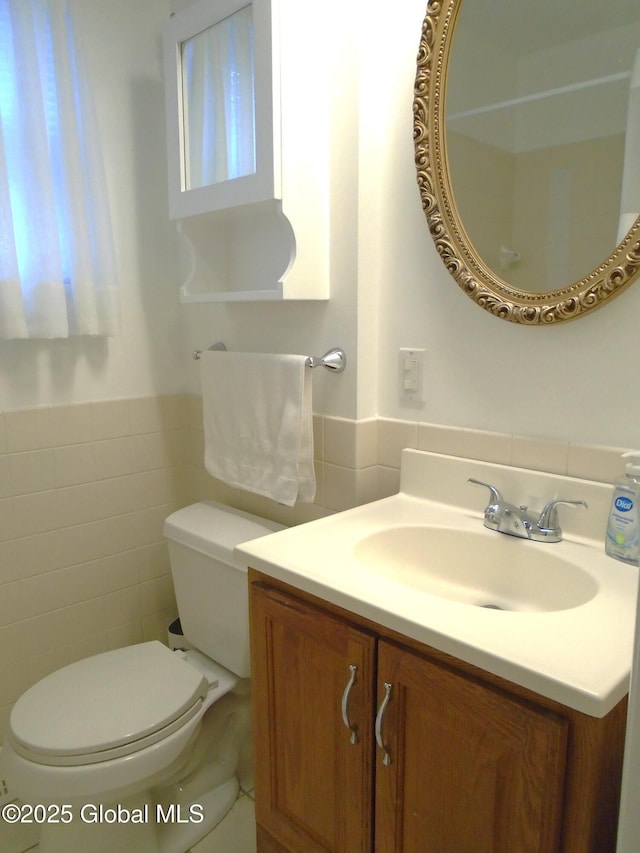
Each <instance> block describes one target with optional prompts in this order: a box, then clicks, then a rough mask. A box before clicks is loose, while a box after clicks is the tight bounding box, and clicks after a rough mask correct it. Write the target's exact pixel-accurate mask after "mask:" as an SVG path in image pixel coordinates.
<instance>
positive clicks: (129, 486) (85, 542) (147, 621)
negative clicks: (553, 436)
mask: <svg viewBox="0 0 640 853" xmlns="http://www.w3.org/2000/svg"><path fill="white" fill-rule="evenodd" d="M314 439H315V451H316V474H317V482H318V489H317V494H316V502H315V503H314V504H300V505H298V506H296V507H295V508H293V509H290V508H287V507H282V506H280V505H278V504H275V503H274V502H272V501H269V500H267V499H265V498H260V497H257V496H253V495H250V494H248V493H245V492H241V491H239V490H237V489H231V488H229V487H226V486H224V485H223V484H221V483H219V482H217V481H214V480H213V479H212V478H211V477H210V476H209V475H208V474H206V472H205V471H204V467H203V464H202V459H203V445H204V440H203V433H202V409H201V401H200V398H199V397H197V396H194V395H178V396H172V397H160V398H144V399H133V400H114V401H110V402H101V403H87V404H84V405H73V406H60V407H55V408H42V409H35V410H29V411H24V412H10V413H4V414H2V413H0V737H1V735H2V733H3V732H4V729H5V726H6V722H7V719H8V714H9V711H10V708H11V706H12V704H13V702H14V701H15V700H16V698H17V697H18V696H19V695H20V693H21V692H23V691H24V690H25V689H26V688H27V687H28V686H29V685H30V684H33V683H34V682H35V681H36V680H37V679H39V678H41V677H43V676H44V675H46V674H47V673H48V672H51V671H52V670H54V669H56V668H58V667H60V666H62V665H64V664H65V663H68V662H71V661H73V660H76V659H78V658H80V657H84V656H86V655H89V654H94V653H97V652H100V651H105V650H107V649H110V648H115V647H118V646H121V645H126V644H129V643H133V642H140V641H142V640H146V639H152V638H158V639H162V640H164V639H165V638H166V628H167V625H168V624H169V622H170V621H171V620H172V619H173V618H174V616H175V613H176V606H175V600H174V596H173V587H172V583H171V577H170V571H169V562H168V555H167V549H166V544H165V542H164V538H163V536H162V524H163V521H164V519H165V517H166V516H167V515H168V514H169V513H170V512H171V511H173V510H174V509H175V508H177V507H179V506H184V505H186V504H187V503H190V502H192V501H194V500H200V499H204V498H208V497H209V498H215V499H218V500H221V501H223V502H225V503H229V504H231V505H234V506H238V507H240V508H243V509H246V510H248V511H250V512H255V513H257V514H259V515H263V516H265V517H269V518H273V519H275V520H278V521H280V522H282V523H285V524H297V523H300V522H303V521H307V520H310V519H313V518H316V517H319V516H321V515H326V514H327V513H330V512H334V511H340V510H343V509H348V508H349V507H352V506H355V505H357V504H361V503H365V502H367V501H370V500H375V499H377V498H380V497H384V496H386V495H389V494H393V493H394V492H396V491H397V490H398V485H399V467H400V451H401V450H402V448H404V447H417V448H419V449H422V450H433V451H435V452H438V453H447V454H450V455H454V456H468V457H470V458H474V459H483V460H486V461H492V462H501V463H506V464H513V465H517V466H521V467H527V468H533V469H536V470H544V471H551V472H555V473H567V474H569V475H570V476H574V477H582V478H586V479H594V480H599V481H601V482H612V481H613V479H614V478H615V477H616V476H617V475H618V474H619V473H620V472H621V471H622V470H623V463H622V461H621V459H620V454H621V452H622V449H621V448H606V447H584V446H578V445H571V444H563V443H556V442H552V441H542V440H538V439H535V438H528V437H526V436H512V435H504V434H501V433H487V432H481V431H478V430H467V429H462V428H459V427H446V426H442V425H437V424H428V423H419V422H412V421H400V420H392V419H385V418H379V419H367V420H363V421H353V420H348V419H344V418H333V417H326V416H322V415H317V416H316V417H314Z"/></svg>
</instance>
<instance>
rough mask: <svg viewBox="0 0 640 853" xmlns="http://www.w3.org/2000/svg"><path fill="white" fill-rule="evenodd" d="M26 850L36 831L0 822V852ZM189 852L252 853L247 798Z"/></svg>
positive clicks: (31, 848)
mask: <svg viewBox="0 0 640 853" xmlns="http://www.w3.org/2000/svg"><path fill="white" fill-rule="evenodd" d="M27 850H29V851H31V853H37V850H38V844H37V831H35V830H34V828H33V827H29V826H19V825H13V826H12V825H9V824H6V823H3V822H0V851H1V853H25V851H27ZM69 853H74V852H73V851H69ZM78 853H81V851H78ZM82 853H87V851H82ZM191 853H256V837H255V817H254V809H253V800H252V799H251V796H250V795H248V794H240V796H239V797H238V799H237V801H236V803H235V805H234V807H233V808H232V809H231V811H230V812H229V814H228V815H227V816H226V817H225V818H224V820H223V821H221V822H220V823H219V824H218V826H216V828H215V829H214V830H213V831H212V832H210V833H209V835H207V836H206V837H205V838H203V839H202V841H199V842H198V843H197V844H196V845H195V847H192V848H191Z"/></svg>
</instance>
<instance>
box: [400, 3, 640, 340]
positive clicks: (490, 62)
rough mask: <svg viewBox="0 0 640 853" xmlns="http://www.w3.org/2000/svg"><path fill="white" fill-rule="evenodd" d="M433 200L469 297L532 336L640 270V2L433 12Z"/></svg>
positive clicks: (428, 82)
mask: <svg viewBox="0 0 640 853" xmlns="http://www.w3.org/2000/svg"><path fill="white" fill-rule="evenodd" d="M414 142H415V154H416V167H417V172H418V185H419V188H420V194H421V198H422V206H423V209H424V211H425V214H426V217H427V221H428V224H429V230H430V232H431V235H432V237H433V239H434V241H435V244H436V247H437V250H438V253H439V254H440V256H441V258H442V260H443V262H444V263H445V265H446V266H447V268H448V270H449V272H450V273H451V275H452V276H453V277H454V278H455V280H456V281H457V283H458V285H459V286H460V287H461V288H462V290H463V291H464V292H465V293H466V294H467V295H468V296H469V297H471V298H472V299H473V300H474V301H475V302H476V303H477V304H478V305H480V306H481V307H483V308H484V309H486V310H487V311H490V312H491V313H492V314H494V315H495V316H497V317H500V318H502V319H505V320H509V321H511V322H515V323H523V324H528V325H535V324H546V323H552V322H557V321H561V320H570V319H574V318H576V317H580V316H582V315H583V314H585V313H586V312H588V311H591V310H593V309H595V308H598V307H600V306H601V305H602V304H603V303H604V302H605V301H606V300H607V299H610V298H611V297H613V296H616V295H617V294H619V293H621V292H622V291H623V290H624V289H625V288H626V287H627V286H628V285H629V284H630V283H631V281H632V280H633V279H634V277H635V276H636V275H637V273H638V272H639V271H640V3H638V0H610V2H608V3H606V4H593V3H592V2H591V0H560V2H559V1H558V0H537V2H536V3H531V2H527V0H432V2H430V3H429V6H428V8H427V13H426V17H425V19H424V23H423V27H422V38H421V42H420V52H419V55H418V68H417V75H416V85H415V99H414Z"/></svg>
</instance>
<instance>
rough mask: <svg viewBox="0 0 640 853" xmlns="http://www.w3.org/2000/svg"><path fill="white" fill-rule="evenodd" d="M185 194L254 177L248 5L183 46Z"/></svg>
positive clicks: (252, 98) (254, 157) (253, 120)
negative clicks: (229, 181) (224, 182)
mask: <svg viewBox="0 0 640 853" xmlns="http://www.w3.org/2000/svg"><path fill="white" fill-rule="evenodd" d="M181 69H182V103H183V146H182V148H183V157H184V171H183V174H184V187H183V189H185V190H191V189H198V188H200V187H206V186H211V185H212V184H217V183H220V182H222V181H228V180H231V179H233V178H239V177H243V176H245V175H252V174H255V172H256V129H255V125H256V119H255V91H254V84H255V75H254V51H253V19H252V9H251V5H248V6H245V7H244V8H243V9H240V10H239V11H237V12H235V13H234V14H232V15H229V17H227V18H225V19H224V20H222V21H219V22H218V23H216V24H215V25H214V26H212V27H209V28H208V29H205V30H203V31H202V32H200V33H198V34H197V35H196V36H194V37H193V38H190V39H187V40H186V41H184V42H183V43H182V45H181Z"/></svg>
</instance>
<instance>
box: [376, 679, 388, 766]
mask: <svg viewBox="0 0 640 853" xmlns="http://www.w3.org/2000/svg"><path fill="white" fill-rule="evenodd" d="M384 689H385V696H384V699H383V700H382V702H381V703H380V707H379V708H378V713H377V714H376V743H377V744H378V746H379V747H380V749H381V750H382V751H383V752H384V758H383V759H382V763H383V764H384V766H385V767H388V766H389V765H390V764H391V755H390V754H389V748H388V747H387V746H385V743H384V740H383V739H382V719H383V717H384V712H385V711H386V710H387V705H388V704H389V700H390V699H391V682H389V681H385V683H384Z"/></svg>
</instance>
